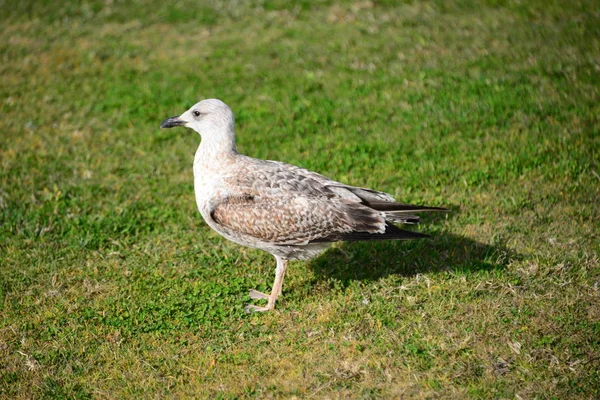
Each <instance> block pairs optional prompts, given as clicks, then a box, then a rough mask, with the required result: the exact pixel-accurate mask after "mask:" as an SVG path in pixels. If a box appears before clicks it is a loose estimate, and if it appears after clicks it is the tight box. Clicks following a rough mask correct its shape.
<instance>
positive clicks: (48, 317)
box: [0, 0, 600, 399]
mask: <svg viewBox="0 0 600 400" xmlns="http://www.w3.org/2000/svg"><path fill="white" fill-rule="evenodd" d="M0 11H1V14H0V18H1V20H2V21H1V24H0V39H1V40H0V57H1V58H2V59H1V62H0V71H1V76H2V79H1V81H0V95H1V96H0V100H1V109H2V119H1V121H0V130H1V135H0V162H1V168H0V307H1V308H0V397H2V398H11V399H29V398H53V399H59V398H60V399H62V398H65V399H66V398H77V399H86V398H134V397H137V398H164V397H172V398H186V397H195V398H198V397H201V398H202V397H210V398H223V399H225V398H252V397H256V398H265V397H266V398H268V397H274V398H288V397H296V398H400V397H402V398H465V397H468V398H523V399H525V398H560V399H563V398H598V397H599V396H600V389H599V388H600V375H599V372H598V371H599V370H600V351H599V349H600V339H599V338H600V269H599V253H600V245H599V239H600V230H599V228H598V227H599V220H600V207H599V205H598V204H599V203H598V199H599V198H600V176H599V173H600V171H599V166H598V165H599V164H598V160H599V155H600V135H599V128H600V121H599V117H598V116H599V115H600V106H599V105H600V58H598V54H600V24H599V23H598V22H599V20H600V8H599V7H598V4H597V3H596V2H594V1H591V0H590V1H574V2H570V3H568V4H567V3H564V2H558V1H550V2H543V1H512V0H501V1H498V0H495V1H492V0H489V1H468V0H464V1H459V0H454V1H430V2H416V1H415V2H413V1H407V2H393V1H383V0H380V1H371V2H369V1H366V2H356V3H351V2H343V3H334V2H330V1H318V2H308V1H302V2H297V3H295V5H294V6H293V7H287V6H286V2H283V1H278V0H263V1H239V2H220V1H215V2H200V3H197V2H192V1H180V2H177V3H176V4H174V5H167V4H163V3H156V4H154V3H149V2H147V1H139V2H119V1H115V2H104V1H80V2H64V3H62V4H58V5H57V4H55V2H49V1H48V2H46V1H36V2H19V3H18V5H17V4H12V3H9V2H7V1H0ZM207 97H217V98H220V99H222V100H224V101H225V102H227V103H228V104H229V105H230V106H231V107H232V108H233V110H234V112H235V113H236V118H237V132H238V148H239V149H240V150H241V151H242V152H243V153H245V154H249V155H252V156H255V157H259V158H268V159H278V160H284V161H287V162H290V163H294V164H299V165H302V166H304V167H306V168H309V169H313V170H317V171H319V172H321V173H323V174H325V175H327V176H330V177H333V178H336V179H338V180H341V181H343V182H347V183H351V184H355V185H359V186H368V187H374V188H377V189H380V190H384V191H387V192H390V193H392V194H394V195H395V196H396V197H397V198H398V199H400V200H402V201H407V202H416V203H424V204H430V205H443V206H448V207H451V208H452V209H453V212H452V213H451V214H449V215H448V216H447V217H436V216H426V218H425V221H426V222H425V223H424V225H423V226H422V227H421V229H422V230H423V231H426V232H429V233H431V234H432V235H433V239H432V240H429V241H417V242H411V243H397V242H390V243H377V244H371V243H358V244H351V245H340V246H337V247H335V248H333V249H332V250H330V251H328V252H327V253H325V254H324V255H323V256H321V257H320V258H318V259H316V260H314V261H311V262H294V263H292V265H291V269H290V271H289V273H288V276H287V278H286V282H285V284H284V295H283V296H282V298H281V301H280V302H279V303H278V307H277V309H276V310H275V311H274V312H272V313H269V314H266V315H246V314H244V313H243V307H244V305H245V304H246V303H247V302H248V301H249V300H250V299H249V297H248V295H247V292H248V289H250V288H257V289H259V290H261V289H262V290H266V289H268V288H269V287H270V285H271V282H272V279H273V268H274V261H273V260H272V259H271V257H270V256H269V255H268V254H266V253H262V252H259V251H255V250H250V249H246V248H242V247H240V246H237V245H235V244H233V243H230V242H227V241H225V240H224V239H222V238H220V237H219V236H218V235H217V234H216V233H214V232H212V231H211V230H210V229H209V228H208V227H207V226H206V225H205V224H204V222H203V221H202V219H201V217H200V215H199V213H198V212H197V210H196V206H195V201H194V195H193V179H192V170H191V162H192V158H193V154H194V151H195V148H196V146H197V145H198V143H199V137H198V136H197V135H196V134H194V133H193V132H191V131H184V130H168V131H161V130H159V129H158V125H159V124H160V122H161V121H162V119H163V118H165V117H168V116H171V115H176V114H179V113H181V112H182V111H184V110H185V109H187V108H188V107H189V106H191V105H192V104H193V103H195V102H196V101H198V100H199V99H202V98H207Z"/></svg>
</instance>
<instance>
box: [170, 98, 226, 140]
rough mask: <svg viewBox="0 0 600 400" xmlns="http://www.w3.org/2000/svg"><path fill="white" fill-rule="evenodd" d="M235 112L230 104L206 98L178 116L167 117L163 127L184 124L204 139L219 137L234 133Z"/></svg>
mask: <svg viewBox="0 0 600 400" xmlns="http://www.w3.org/2000/svg"><path fill="white" fill-rule="evenodd" d="M234 121H235V120H234V117H233V112H232V111H231V109H230V108H229V106H228V105H227V104H225V103H223V102H222V101H221V100H217V99H206V100H202V101H200V102H199V103H196V104H194V106H192V107H191V108H190V109H189V110H187V111H186V112H184V113H183V114H181V115H179V116H177V117H170V118H167V119H165V120H164V121H163V122H162V124H160V127H161V128H173V127H176V126H184V127H186V128H191V129H193V130H195V131H196V132H198V133H199V134H200V135H201V136H202V138H203V139H202V140H203V141H204V139H209V138H210V139H219V136H223V135H225V136H229V135H233V131H234V124H235V122H234Z"/></svg>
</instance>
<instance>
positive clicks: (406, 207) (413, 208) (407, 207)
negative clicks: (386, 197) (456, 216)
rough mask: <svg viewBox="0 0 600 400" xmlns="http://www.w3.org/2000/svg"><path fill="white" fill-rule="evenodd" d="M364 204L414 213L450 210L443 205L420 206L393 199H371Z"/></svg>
mask: <svg viewBox="0 0 600 400" xmlns="http://www.w3.org/2000/svg"><path fill="white" fill-rule="evenodd" d="M364 205H366V206H367V207H371V208H372V209H373V210H377V211H385V212H387V213H397V214H400V213H414V212H423V211H442V212H443V211H450V210H448V209H447V208H442V207H428V206H418V205H414V204H403V203H396V202H392V201H377V200H369V201H364Z"/></svg>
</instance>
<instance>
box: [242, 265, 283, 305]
mask: <svg viewBox="0 0 600 400" xmlns="http://www.w3.org/2000/svg"><path fill="white" fill-rule="evenodd" d="M275 259H276V260H277V268H275V282H273V289H271V295H267V294H265V293H262V292H259V291H257V290H254V289H252V290H250V298H252V299H267V300H268V302H267V305H266V306H264V307H260V306H255V305H253V304H248V305H247V306H246V308H245V309H244V310H245V311H246V312H252V311H255V312H263V311H269V310H272V309H273V308H275V301H276V300H277V297H279V295H280V294H281V290H282V288H283V278H284V277H285V270H286V269H287V264H288V260H284V259H283V258H281V257H279V256H275Z"/></svg>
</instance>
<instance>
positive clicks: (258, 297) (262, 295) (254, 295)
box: [250, 289, 269, 300]
mask: <svg viewBox="0 0 600 400" xmlns="http://www.w3.org/2000/svg"><path fill="white" fill-rule="evenodd" d="M250 298H251V299H253V300H262V299H267V300H268V299H269V295H268V294H265V293H263V292H259V291H258V290H254V289H250Z"/></svg>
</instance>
